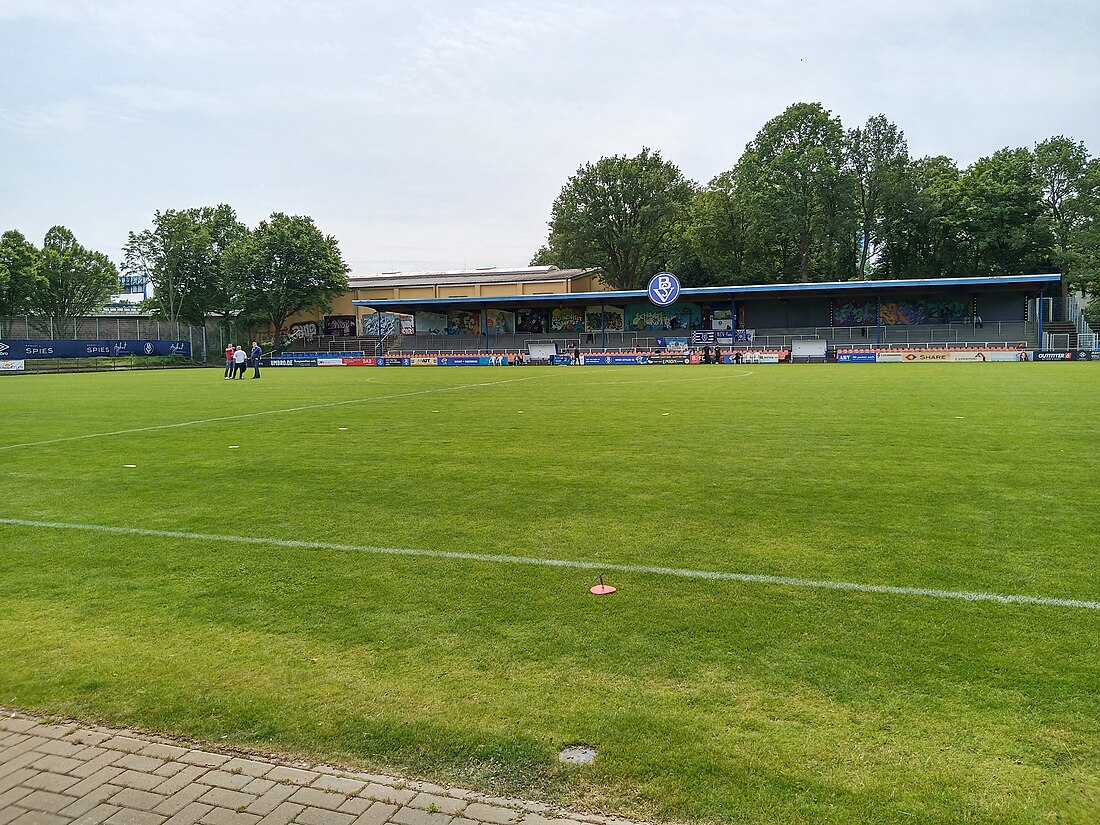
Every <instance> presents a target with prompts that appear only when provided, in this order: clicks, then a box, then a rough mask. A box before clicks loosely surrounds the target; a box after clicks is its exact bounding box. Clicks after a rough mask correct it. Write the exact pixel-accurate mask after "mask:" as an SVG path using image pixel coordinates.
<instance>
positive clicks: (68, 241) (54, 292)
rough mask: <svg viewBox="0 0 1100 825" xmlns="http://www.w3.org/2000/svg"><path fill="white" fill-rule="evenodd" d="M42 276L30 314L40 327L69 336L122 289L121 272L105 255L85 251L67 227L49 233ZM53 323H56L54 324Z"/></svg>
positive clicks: (41, 257)
mask: <svg viewBox="0 0 1100 825" xmlns="http://www.w3.org/2000/svg"><path fill="white" fill-rule="evenodd" d="M38 272H39V275H40V276H41V278H40V280H39V282H38V284H37V285H36V288H35V289H34V291H33V293H32V294H31V300H30V307H29V309H30V311H31V312H32V313H33V314H34V315H36V316H38V322H37V324H36V326H38V327H39V328H40V329H50V328H51V326H52V329H53V331H54V334H55V335H57V334H60V333H62V332H63V331H64V332H65V333H66V334H67V332H68V328H69V327H70V326H71V327H72V330H73V335H74V336H75V335H76V321H77V319H79V318H80V317H81V316H83V315H90V314H91V313H92V312H94V311H95V310H97V309H98V308H99V307H101V306H103V304H104V303H105V302H106V301H107V299H108V298H109V297H110V295H111V293H112V292H115V291H116V290H117V289H118V269H117V268H116V267H115V265H114V264H113V263H111V261H110V260H109V259H108V258H107V256H106V255H104V254H103V253H101V252H93V251H91V250H89V249H85V248H84V247H83V246H81V245H80V244H79V243H77V241H76V237H75V236H74V235H73V233H72V232H70V231H69V230H68V229H66V228H65V227H64V226H55V227H53V228H51V229H50V230H49V231H48V232H47V233H46V238H45V241H44V242H43V244H42V252H41V255H40V258H39V266H38ZM50 319H52V324H51V321H50Z"/></svg>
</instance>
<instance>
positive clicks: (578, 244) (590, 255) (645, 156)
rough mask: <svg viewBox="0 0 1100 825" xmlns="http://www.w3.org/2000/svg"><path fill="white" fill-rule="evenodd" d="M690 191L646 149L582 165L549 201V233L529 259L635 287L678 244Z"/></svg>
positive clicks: (681, 241)
mask: <svg viewBox="0 0 1100 825" xmlns="http://www.w3.org/2000/svg"><path fill="white" fill-rule="evenodd" d="M694 189H695V186H694V184H693V183H691V182H690V181H688V180H686V179H685V178H684V176H683V173H681V171H680V169H679V168H678V167H677V166H676V165H675V164H673V163H671V162H669V161H666V160H664V159H663V158H662V157H661V155H660V153H659V152H653V151H651V150H649V149H642V151H641V152H640V153H639V154H637V155H635V156H634V157H626V156H619V155H616V156H615V157H610V158H606V157H605V158H601V159H600V160H599V161H597V162H596V163H594V164H593V163H586V164H585V165H584V166H582V167H581V168H580V169H579V170H577V173H576V174H575V175H573V176H572V177H571V178H570V179H569V180H568V181H567V182H566V184H565V186H564V187H563V188H562V190H561V194H560V195H558V197H557V199H556V200H555V201H554V206H553V210H552V212H551V218H550V236H549V239H548V241H547V244H546V246H545V247H544V248H543V249H541V250H539V253H538V254H537V255H536V256H535V260H536V261H539V262H541V263H553V264H556V265H558V266H562V267H600V268H601V269H602V270H603V280H604V281H606V282H607V283H608V284H609V285H610V286H611V287H613V288H615V289H639V288H641V287H643V286H645V284H646V282H647V281H648V280H649V278H650V277H651V276H652V275H653V274H654V273H655V272H657V271H659V270H660V269H661V268H662V267H664V266H666V265H667V263H668V261H669V260H671V259H672V258H673V257H674V256H675V255H676V254H677V252H678V251H679V250H681V249H682V248H683V246H684V232H685V223H684V221H685V219H686V217H687V214H688V208H689V206H690V203H691V198H692V194H693V192H694Z"/></svg>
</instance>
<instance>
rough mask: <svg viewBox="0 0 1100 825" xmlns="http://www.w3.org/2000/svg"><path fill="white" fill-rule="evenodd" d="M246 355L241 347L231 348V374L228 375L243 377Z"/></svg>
mask: <svg viewBox="0 0 1100 825" xmlns="http://www.w3.org/2000/svg"><path fill="white" fill-rule="evenodd" d="M247 360H248V356H247V355H246V354H245V351H244V350H243V349H242V348H241V347H237V348H236V349H235V350H233V374H232V375H231V376H230V377H236V378H244V365H245V362H246V361H247Z"/></svg>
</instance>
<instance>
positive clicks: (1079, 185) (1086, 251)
mask: <svg viewBox="0 0 1100 825" xmlns="http://www.w3.org/2000/svg"><path fill="white" fill-rule="evenodd" d="M1034 159H1035V174H1036V175H1037V177H1038V178H1039V183H1040V185H1041V187H1042V193H1043V194H1042V202H1043V206H1044V208H1045V210H1046V217H1047V220H1048V223H1049V226H1050V229H1051V233H1052V235H1053V260H1054V265H1055V266H1056V267H1057V268H1058V269H1059V270H1061V272H1062V274H1063V275H1064V276H1065V279H1064V280H1063V282H1062V283H1063V289H1065V290H1066V291H1067V292H1068V290H1069V288H1070V287H1071V286H1072V287H1074V288H1076V289H1079V290H1081V291H1083V292H1085V294H1086V295H1096V294H1097V288H1096V287H1097V281H1098V280H1100V161H1097V160H1095V159H1093V158H1091V157H1090V156H1089V152H1088V149H1086V148H1085V144H1084V143H1080V142H1074V141H1072V140H1070V139H1069V138H1066V137H1062V136H1058V137H1052V138H1050V139H1049V140H1045V141H1043V142H1042V143H1039V144H1037V145H1036V146H1035V151H1034Z"/></svg>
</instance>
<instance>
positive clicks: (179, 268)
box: [122, 204, 247, 326]
mask: <svg viewBox="0 0 1100 825" xmlns="http://www.w3.org/2000/svg"><path fill="white" fill-rule="evenodd" d="M246 232H247V229H246V227H245V226H244V224H242V223H241V222H240V221H238V220H237V215H236V213H235V212H234V211H233V209H232V208H230V207H229V206H226V205H225V204H220V205H218V206H215V207H202V208H199V209H184V210H181V211H176V210H171V209H170V210H167V211H165V212H156V213H155V214H154V216H153V228H152V229H146V230H144V231H142V232H138V233H134V232H131V233H130V234H129V237H128V239H127V241H126V245H125V247H124V248H123V253H124V261H123V265H122V269H123V272H124V273H125V274H129V275H139V276H142V277H144V278H146V279H147V280H148V281H149V283H151V284H152V286H153V297H152V298H151V299H149V301H148V307H149V308H150V309H151V310H152V311H153V313H154V314H155V315H156V316H158V317H161V318H167V319H168V320H169V321H172V322H177V321H183V322H185V323H188V324H192V325H194V326H201V325H203V324H204V323H205V321H206V316H207V315H208V314H209V313H210V312H222V313H223V314H224V313H226V312H231V311H232V310H233V308H234V305H235V304H236V302H237V298H238V297H239V296H238V295H237V294H236V291H235V290H233V289H231V288H230V286H229V282H228V277H227V271H226V263H225V254H226V251H227V250H228V249H229V248H230V247H231V246H233V244H235V243H237V241H239V240H240V239H241V238H242V237H243V236H244V235H245V233H246Z"/></svg>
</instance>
